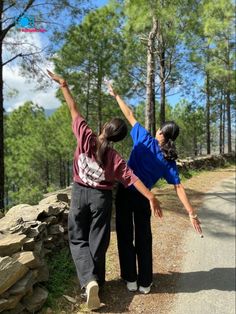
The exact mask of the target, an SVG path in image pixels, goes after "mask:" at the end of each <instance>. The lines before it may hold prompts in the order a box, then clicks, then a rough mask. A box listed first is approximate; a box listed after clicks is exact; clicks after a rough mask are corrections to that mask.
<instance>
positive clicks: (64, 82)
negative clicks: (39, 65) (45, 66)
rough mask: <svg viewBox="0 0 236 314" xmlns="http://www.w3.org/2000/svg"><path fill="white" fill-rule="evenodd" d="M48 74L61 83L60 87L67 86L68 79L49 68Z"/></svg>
mask: <svg viewBox="0 0 236 314" xmlns="http://www.w3.org/2000/svg"><path fill="white" fill-rule="evenodd" d="M47 72H48V75H49V76H50V77H51V78H52V79H53V81H55V82H57V83H58V84H60V87H66V86H67V83H66V80H65V79H63V78H62V77H60V76H59V75H57V74H55V73H52V72H51V71H49V70H47Z"/></svg>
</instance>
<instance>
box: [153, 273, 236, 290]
mask: <svg viewBox="0 0 236 314" xmlns="http://www.w3.org/2000/svg"><path fill="white" fill-rule="evenodd" d="M234 279H235V268H213V269H211V270H209V271H197V272H189V273H180V272H171V273H169V274H155V275H154V280H153V282H154V287H153V289H152V293H182V292H184V293H193V292H197V291H201V290H212V289H214V290H221V291H235V280H234Z"/></svg>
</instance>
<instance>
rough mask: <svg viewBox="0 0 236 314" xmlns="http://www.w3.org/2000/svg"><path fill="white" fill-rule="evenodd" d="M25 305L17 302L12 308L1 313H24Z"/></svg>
mask: <svg viewBox="0 0 236 314" xmlns="http://www.w3.org/2000/svg"><path fill="white" fill-rule="evenodd" d="M24 309H25V307H24V306H23V305H22V304H21V303H20V302H19V303H18V304H17V305H16V307H15V308H14V309H13V310H9V311H4V312H2V314H24V313H25V312H23V311H24Z"/></svg>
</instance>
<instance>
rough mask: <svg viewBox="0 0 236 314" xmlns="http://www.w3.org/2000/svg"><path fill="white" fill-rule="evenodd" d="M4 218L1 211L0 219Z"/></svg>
mask: <svg viewBox="0 0 236 314" xmlns="http://www.w3.org/2000/svg"><path fill="white" fill-rule="evenodd" d="M3 217H4V214H3V212H1V211H0V219H1V218H3Z"/></svg>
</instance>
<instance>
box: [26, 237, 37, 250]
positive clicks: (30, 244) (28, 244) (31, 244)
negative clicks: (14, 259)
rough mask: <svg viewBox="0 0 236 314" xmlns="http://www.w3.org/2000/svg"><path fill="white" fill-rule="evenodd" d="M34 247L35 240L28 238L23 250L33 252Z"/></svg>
mask: <svg viewBox="0 0 236 314" xmlns="http://www.w3.org/2000/svg"><path fill="white" fill-rule="evenodd" d="M34 247H35V241H34V238H26V241H25V243H24V244H23V250H25V251H33V250H34Z"/></svg>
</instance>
